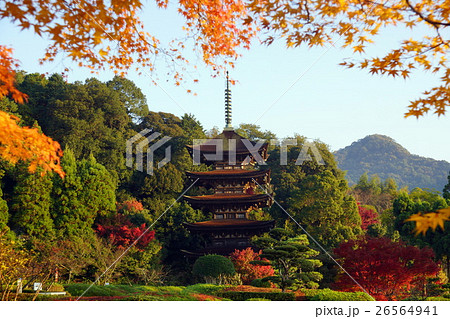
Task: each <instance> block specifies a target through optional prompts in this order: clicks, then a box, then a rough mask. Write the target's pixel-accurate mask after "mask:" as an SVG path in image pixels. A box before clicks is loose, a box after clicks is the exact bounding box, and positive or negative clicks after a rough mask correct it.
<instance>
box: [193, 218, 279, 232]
mask: <svg viewBox="0 0 450 319" xmlns="http://www.w3.org/2000/svg"><path fill="white" fill-rule="evenodd" d="M274 224H275V221H274V220H264V221H259V220H249V219H219V220H217V219H213V220H208V221H205V222H197V223H184V225H185V226H186V227H187V228H188V229H189V230H202V231H209V230H213V231H214V230H240V229H241V230H251V229H254V230H259V229H262V228H272V227H273V226H274Z"/></svg>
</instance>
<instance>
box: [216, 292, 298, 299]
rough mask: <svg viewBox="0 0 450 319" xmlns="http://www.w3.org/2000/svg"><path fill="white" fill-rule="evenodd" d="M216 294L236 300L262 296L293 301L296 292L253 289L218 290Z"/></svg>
mask: <svg viewBox="0 0 450 319" xmlns="http://www.w3.org/2000/svg"><path fill="white" fill-rule="evenodd" d="M216 296H218V297H222V298H227V299H231V300H234V301H245V300H248V299H255V298H258V299H259V298H262V299H268V300H274V301H293V300H295V294H294V293H292V292H253V291H218V292H217V293H216Z"/></svg>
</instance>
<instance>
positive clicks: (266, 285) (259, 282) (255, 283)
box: [250, 279, 271, 288]
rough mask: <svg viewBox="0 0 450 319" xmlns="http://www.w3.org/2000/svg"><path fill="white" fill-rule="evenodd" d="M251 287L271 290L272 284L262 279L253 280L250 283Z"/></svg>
mask: <svg viewBox="0 0 450 319" xmlns="http://www.w3.org/2000/svg"><path fill="white" fill-rule="evenodd" d="M250 286H253V287H258V288H270V287H271V285H270V282H269V281H268V280H262V279H253V280H252V282H251V283H250Z"/></svg>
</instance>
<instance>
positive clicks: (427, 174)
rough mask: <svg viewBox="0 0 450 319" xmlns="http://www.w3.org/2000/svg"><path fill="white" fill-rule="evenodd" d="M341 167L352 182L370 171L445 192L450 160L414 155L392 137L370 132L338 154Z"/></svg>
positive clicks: (402, 183)
mask: <svg viewBox="0 0 450 319" xmlns="http://www.w3.org/2000/svg"><path fill="white" fill-rule="evenodd" d="M334 155H335V156H336V160H337V161H338V165H339V168H340V169H342V170H344V171H346V172H347V175H346V177H347V180H348V182H349V183H350V184H351V185H354V184H355V183H356V182H358V179H359V177H360V176H361V175H362V174H364V173H368V174H369V175H372V174H376V175H378V176H379V177H380V178H381V179H383V180H384V179H387V178H393V179H394V180H395V181H396V182H397V184H398V185H399V186H401V187H403V186H408V187H409V189H413V188H415V187H420V188H431V189H435V190H438V191H441V190H442V188H443V187H444V185H445V184H446V183H447V175H448V172H449V171H450V163H448V162H446V161H438V160H434V159H432V158H425V157H421V156H418V155H413V154H411V153H410V152H408V150H406V149H405V148H404V147H402V146H401V145H400V144H398V143H397V142H395V141H394V140H393V139H392V138H390V137H388V136H384V135H378V134H375V135H369V136H366V137H365V138H363V139H360V140H358V141H357V142H354V143H352V144H351V145H349V146H347V147H345V148H343V149H340V150H338V151H336V152H335V153H334Z"/></svg>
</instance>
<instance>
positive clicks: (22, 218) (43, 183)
mask: <svg viewBox="0 0 450 319" xmlns="http://www.w3.org/2000/svg"><path fill="white" fill-rule="evenodd" d="M16 170H17V173H16V176H15V177H16V181H17V183H16V186H15V187H14V192H13V199H12V205H11V222H12V227H11V228H12V229H13V230H14V231H15V232H16V233H17V234H23V235H26V236H29V237H30V238H31V239H33V238H35V239H39V240H51V239H53V238H54V237H55V228H54V224H53V221H52V219H51V216H50V206H51V191H52V180H51V176H50V173H47V174H45V175H43V176H41V174H40V172H36V173H35V174H30V173H29V172H28V170H27V168H26V167H25V166H24V165H21V164H18V165H17V167H16ZM58 178H59V177H58Z"/></svg>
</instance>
